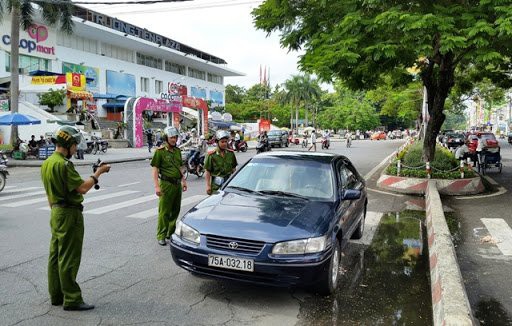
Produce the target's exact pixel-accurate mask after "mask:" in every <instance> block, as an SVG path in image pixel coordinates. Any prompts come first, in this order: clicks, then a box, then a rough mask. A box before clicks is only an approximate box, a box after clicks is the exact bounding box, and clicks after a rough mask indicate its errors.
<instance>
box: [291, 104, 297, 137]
mask: <svg viewBox="0 0 512 326" xmlns="http://www.w3.org/2000/svg"><path fill="white" fill-rule="evenodd" d="M290 130H291V131H292V133H297V131H295V132H293V106H290Z"/></svg>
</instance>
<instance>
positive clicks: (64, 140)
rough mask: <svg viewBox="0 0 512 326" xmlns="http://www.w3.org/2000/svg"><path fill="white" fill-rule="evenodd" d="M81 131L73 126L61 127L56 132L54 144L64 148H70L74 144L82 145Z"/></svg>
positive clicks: (53, 138) (53, 139)
mask: <svg viewBox="0 0 512 326" xmlns="http://www.w3.org/2000/svg"><path fill="white" fill-rule="evenodd" d="M80 138H81V135H80V130H78V129H77V128H76V127H73V126H61V127H59V128H58V129H57V130H55V134H54V136H53V137H52V142H53V143H54V144H57V145H59V146H62V147H64V148H70V147H71V146H73V144H78V143H80Z"/></svg>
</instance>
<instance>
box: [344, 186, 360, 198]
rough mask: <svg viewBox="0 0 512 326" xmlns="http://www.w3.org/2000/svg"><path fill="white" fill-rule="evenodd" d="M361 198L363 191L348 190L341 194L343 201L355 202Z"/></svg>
mask: <svg viewBox="0 0 512 326" xmlns="http://www.w3.org/2000/svg"><path fill="white" fill-rule="evenodd" d="M359 198H361V190H356V189H346V190H343V191H342V193H341V199H342V200H354V199H359Z"/></svg>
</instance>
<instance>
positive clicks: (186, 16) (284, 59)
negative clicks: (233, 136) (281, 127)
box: [89, 0, 299, 88]
mask: <svg viewBox="0 0 512 326" xmlns="http://www.w3.org/2000/svg"><path fill="white" fill-rule="evenodd" d="M261 2H262V1H249V0H195V1H189V2H182V3H170V4H158V5H138V6H134V5H113V6H92V5H91V6H89V7H90V8H91V9H93V10H96V11H99V12H102V13H105V14H107V15H110V16H114V17H117V18H119V19H122V20H125V21H127V22H130V23H132V24H134V25H137V26H140V27H143V28H147V29H148V30H150V31H152V32H156V33H159V34H162V35H165V36H167V37H169V38H171V39H174V40H176V41H178V42H181V43H184V44H187V45H189V46H192V47H194V48H197V49H198V50H201V51H205V52H208V53H210V54H212V55H215V56H218V57H221V58H222V59H224V60H226V61H227V62H228V67H230V68H232V69H235V70H237V71H240V72H243V73H245V74H246V75H247V76H244V77H230V78H226V81H225V83H226V84H236V85H240V86H244V87H246V88H248V87H251V86H252V85H254V84H257V83H258V82H259V67H260V65H262V66H267V67H270V75H271V84H272V86H274V85H275V84H277V83H279V84H280V83H283V82H284V81H285V80H286V79H288V78H290V76H291V75H294V74H298V73H299V71H298V70H297V60H298V53H296V52H290V53H288V50H286V49H282V48H280V44H279V35H277V34H272V35H271V36H270V37H268V38H267V37H266V33H265V32H262V31H258V30H256V29H255V27H254V26H253V18H252V16H251V14H250V13H251V10H252V9H253V8H255V7H256V6H257V5H258V4H259V3H261ZM236 3H238V4H239V5H235V4H236ZM242 3H243V4H242ZM192 7H193V8H198V7H205V8H203V9H193V10H189V9H187V10H184V9H185V8H192Z"/></svg>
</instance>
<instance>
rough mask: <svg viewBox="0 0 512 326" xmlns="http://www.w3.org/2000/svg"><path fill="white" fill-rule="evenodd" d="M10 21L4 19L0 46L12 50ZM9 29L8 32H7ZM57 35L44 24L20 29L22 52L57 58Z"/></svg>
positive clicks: (0, 29)
mask: <svg viewBox="0 0 512 326" xmlns="http://www.w3.org/2000/svg"><path fill="white" fill-rule="evenodd" d="M10 24H11V23H10V22H9V21H6V20H4V21H2V23H1V24H0V31H4V32H3V33H2V36H1V39H0V48H2V49H3V50H5V51H7V52H10V51H11V33H10V26H11V25H10ZM5 31H7V32H5ZM56 43H57V42H56V35H55V32H54V31H51V30H50V29H49V28H48V27H47V26H45V25H42V24H33V25H31V26H30V27H29V28H28V29H27V30H26V31H20V43H19V48H20V53H21V54H27V55H31V56H36V57H43V58H47V59H55V58H56Z"/></svg>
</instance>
